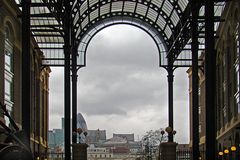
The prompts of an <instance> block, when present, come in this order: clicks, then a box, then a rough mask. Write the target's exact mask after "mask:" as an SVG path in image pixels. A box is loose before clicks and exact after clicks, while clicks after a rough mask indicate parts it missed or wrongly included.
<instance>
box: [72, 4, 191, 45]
mask: <svg viewBox="0 0 240 160" xmlns="http://www.w3.org/2000/svg"><path fill="white" fill-rule="evenodd" d="M187 5H188V0H181V1H178V2H177V1H174V0H154V1H151V0H146V1H142V0H125V1H123V0H122V1H116V0H92V1H89V0H87V1H82V2H80V3H79V2H76V1H75V2H74V3H73V6H72V7H73V10H72V18H73V19H74V20H73V29H74V33H75V34H76V38H77V39H78V40H79V39H80V37H81V36H83V35H84V32H85V31H87V30H88V29H89V27H91V26H92V25H94V23H96V22H97V21H101V20H104V19H106V18H111V17H115V16H118V17H122V16H128V17H129V18H138V19H141V20H142V21H144V22H146V23H148V24H149V25H151V26H152V27H154V28H155V29H156V30H158V31H159V32H160V34H162V37H163V38H164V40H165V41H166V43H168V40H169V38H170V37H171V36H172V34H173V30H174V29H175V27H176V26H177V24H178V23H179V22H180V23H181V18H182V17H183V12H184V11H185V9H186V7H187Z"/></svg>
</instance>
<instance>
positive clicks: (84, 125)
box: [77, 113, 87, 131]
mask: <svg viewBox="0 0 240 160" xmlns="http://www.w3.org/2000/svg"><path fill="white" fill-rule="evenodd" d="M77 128H81V129H82V130H83V131H87V123H86V121H85V119H84V118H83V116H82V114H81V113H78V114H77Z"/></svg>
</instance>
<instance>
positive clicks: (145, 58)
mask: <svg viewBox="0 0 240 160" xmlns="http://www.w3.org/2000/svg"><path fill="white" fill-rule="evenodd" d="M119 28H122V26H118V29H119ZM131 30H132V28H131ZM124 31H125V32H116V31H115V29H109V30H105V31H104V30H103V32H100V33H99V34H97V35H96V36H95V37H94V38H93V39H92V41H91V43H90V45H89V48H88V52H87V66H86V67H85V68H82V69H80V70H79V72H78V74H79V79H78V111H80V112H82V113H83V114H84V115H85V116H86V117H85V118H86V121H87V124H88V128H90V129H91V128H93V129H96V128H101V126H102V128H103V129H106V130H107V131H108V132H117V131H119V129H121V127H122V128H123V127H124V126H127V125H133V127H136V128H135V129H134V132H135V134H136V135H143V134H144V132H145V131H147V130H150V129H159V128H161V127H166V126H167V124H168V118H167V116H168V112H167V111H168V92H167V89H168V86H167V73H166V71H165V70H164V69H162V68H159V67H158V65H159V64H158V63H159V61H158V59H159V57H158V52H157V49H156V46H155V44H154V42H153V41H152V40H151V38H150V37H149V36H148V35H146V34H145V33H144V34H142V33H139V32H138V31H133V32H132V31H131V32H130V31H128V30H127V31H126V30H124ZM113 33H114V34H113ZM113 35H114V36H113ZM126 37H127V38H126ZM177 70H178V69H177ZM53 72H57V73H56V74H55V75H54V76H51V78H52V81H51V90H50V94H51V96H52V97H50V99H51V108H50V112H51V113H52V114H53V116H54V118H56V117H57V116H59V115H60V114H63V104H62V102H63V73H62V71H60V70H59V69H58V70H54V71H53ZM53 72H52V74H53ZM186 79H187V74H186V70H184V69H183V70H181V71H180V70H179V71H175V82H174V115H175V126H176V129H177V132H178V133H179V135H177V137H176V138H177V139H178V140H179V141H181V142H185V143H187V141H188V139H187V137H186V135H188V131H189V129H188V125H187V121H188V110H187V109H188V108H187V107H188V97H186V96H188V92H187V91H188V90H187V89H188V81H187V82H186ZM185 90H186V92H185ZM181 107H184V108H185V109H183V108H181ZM59 117H60V116H59ZM54 118H52V119H51V120H52V121H53V122H52V123H53V124H57V122H54V121H59V120H60V118H61V117H60V118H59V119H58V120H54ZM117 122H118V123H121V124H119V125H118V127H120V128H116V124H114V123H117ZM50 123H51V122H50ZM100 123H101V124H100ZM139 123H140V124H139ZM137 127H139V128H137ZM124 129H125V130H124ZM122 131H126V128H123V129H122Z"/></svg>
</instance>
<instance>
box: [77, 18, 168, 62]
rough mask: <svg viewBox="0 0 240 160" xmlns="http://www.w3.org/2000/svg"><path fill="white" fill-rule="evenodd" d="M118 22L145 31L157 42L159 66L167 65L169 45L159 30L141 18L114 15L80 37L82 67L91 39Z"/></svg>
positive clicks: (79, 59)
mask: <svg viewBox="0 0 240 160" xmlns="http://www.w3.org/2000/svg"><path fill="white" fill-rule="evenodd" d="M117 24H128V25H131V26H135V27H137V28H140V29H141V30H143V31H145V32H146V33H147V34H148V35H149V36H150V37H151V38H152V40H153V41H154V43H155V44H156V47H157V49H158V54H159V66H163V65H167V61H166V59H165V57H166V54H167V45H166V44H165V43H164V40H163V38H162V36H161V35H160V34H159V32H157V31H156V30H155V29H154V28H152V27H151V26H150V25H148V24H147V23H145V22H143V21H141V20H139V19H135V18H129V17H114V18H113V17H112V18H108V19H104V20H103V21H99V22H97V23H95V25H93V26H91V28H89V30H88V32H85V34H84V35H83V36H82V38H81V39H80V43H79V46H78V64H81V66H82V67H84V66H86V54H87V48H88V45H89V43H90V41H91V39H92V38H93V37H94V36H95V35H96V34H97V33H98V32H100V31H101V30H103V29H104V28H107V27H109V26H113V25H117Z"/></svg>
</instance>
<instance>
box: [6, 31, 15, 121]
mask: <svg viewBox="0 0 240 160" xmlns="http://www.w3.org/2000/svg"><path fill="white" fill-rule="evenodd" d="M4 53H5V56H4V61H5V65H4V93H5V94H4V102H5V104H6V106H7V110H8V112H9V113H10V115H11V112H12V107H13V78H14V73H13V45H12V39H11V36H10V30H9V27H6V28H5V45H4ZM5 121H6V125H9V121H8V118H6V117H5Z"/></svg>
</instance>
